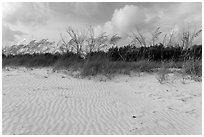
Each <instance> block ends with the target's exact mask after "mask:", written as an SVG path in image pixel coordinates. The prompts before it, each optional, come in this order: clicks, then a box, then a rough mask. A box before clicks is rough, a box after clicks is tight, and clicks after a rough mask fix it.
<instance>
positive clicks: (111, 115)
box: [2, 68, 202, 134]
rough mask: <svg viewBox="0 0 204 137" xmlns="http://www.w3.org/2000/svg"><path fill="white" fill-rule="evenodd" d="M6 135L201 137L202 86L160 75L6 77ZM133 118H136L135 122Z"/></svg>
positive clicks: (18, 73)
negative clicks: (198, 136)
mask: <svg viewBox="0 0 204 137" xmlns="http://www.w3.org/2000/svg"><path fill="white" fill-rule="evenodd" d="M2 75H3V85H2V86H3V90H2V92H3V93H2V95H3V99H2V101H3V103H2V104H3V106H2V107H3V112H2V115H3V119H2V132H3V134H201V131H202V128H201V124H202V120H201V119H202V115H201V112H202V111H201V109H202V107H201V105H202V103H201V101H202V96H201V92H202V83H201V82H195V81H190V80H188V81H186V84H183V83H182V82H181V78H180V77H176V76H174V75H173V76H171V77H170V79H169V80H168V81H166V82H165V83H164V84H160V83H159V82H158V80H157V76H156V74H154V75H153V74H151V75H150V74H144V75H142V76H132V77H128V76H117V77H116V78H114V79H113V80H107V81H106V82H104V81H100V80H96V79H95V80H93V79H92V80H88V79H77V78H73V77H71V76H68V75H65V74H63V73H52V72H51V70H50V69H34V70H26V69H23V68H21V69H12V70H10V71H6V70H4V71H3V74H2ZM133 116H135V117H136V118H133Z"/></svg>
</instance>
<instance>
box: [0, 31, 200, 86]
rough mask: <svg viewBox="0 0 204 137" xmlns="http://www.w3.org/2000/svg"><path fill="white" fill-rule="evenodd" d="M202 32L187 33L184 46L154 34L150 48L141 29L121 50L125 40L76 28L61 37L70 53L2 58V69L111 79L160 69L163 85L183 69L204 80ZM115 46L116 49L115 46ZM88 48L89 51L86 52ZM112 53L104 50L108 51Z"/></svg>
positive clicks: (183, 41)
mask: <svg viewBox="0 0 204 137" xmlns="http://www.w3.org/2000/svg"><path fill="white" fill-rule="evenodd" d="M200 32H201V30H199V31H194V32H193V33H190V31H184V32H183V33H182V37H181V38H182V39H181V43H182V44H181V46H179V44H178V43H177V44H176V43H173V42H172V41H173V40H172V39H173V33H171V34H170V35H169V38H168V40H167V35H164V39H163V42H161V43H158V42H157V41H158V37H159V36H160V35H161V33H162V32H160V28H159V27H158V28H156V30H155V31H154V33H152V40H151V43H150V44H149V45H150V46H147V41H146V39H145V37H144V36H143V34H142V33H141V32H140V31H139V30H138V29H137V31H136V32H132V34H131V35H130V37H131V38H132V41H133V42H132V43H131V44H129V45H126V46H122V47H117V46H116V45H117V43H118V41H120V39H121V37H120V36H118V35H113V36H111V37H109V36H107V35H106V34H105V33H101V34H99V35H96V34H95V33H94V29H93V27H90V28H89V29H88V31H87V33H85V32H83V33H82V31H76V30H75V29H73V28H72V27H68V28H67V29H66V34H67V36H69V38H70V40H68V41H67V37H63V36H62V35H61V38H62V40H61V42H62V45H63V46H64V47H66V51H67V52H66V53H64V54H59V53H54V54H50V53H35V54H17V55H5V54H3V55H2V66H3V67H6V66H25V67H48V66H51V67H53V69H54V70H57V69H69V70H78V71H80V72H81V75H83V76H89V75H97V74H103V75H107V76H110V75H112V74H115V73H122V74H129V73H130V72H131V71H135V72H152V71H155V70H158V68H161V69H160V72H161V75H160V76H161V77H160V78H159V79H160V81H161V83H162V81H163V80H164V79H165V74H166V73H167V69H168V68H179V69H182V70H183V71H182V72H183V73H186V74H190V75H195V76H198V77H201V76H202V45H192V43H193V40H194V38H195V37H197V36H198V35H199V34H200ZM111 45H112V46H111ZM83 46H85V48H83ZM108 46H109V48H108V50H107V51H105V50H103V48H104V47H108Z"/></svg>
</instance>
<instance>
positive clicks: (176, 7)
mask: <svg viewBox="0 0 204 137" xmlns="http://www.w3.org/2000/svg"><path fill="white" fill-rule="evenodd" d="M201 11H202V5H201V3H170V4H169V5H163V4H160V3H159V4H153V5H152V6H147V7H145V6H144V5H142V6H138V5H125V6H124V7H123V8H120V9H115V11H114V13H113V14H112V18H111V20H110V21H107V22H106V23H104V24H103V25H101V27H99V26H97V28H100V30H101V31H105V32H108V33H109V34H115V33H117V34H119V35H121V36H123V37H125V36H127V34H128V33H130V32H131V31H134V30H135V29H136V28H138V29H139V30H140V31H141V32H142V33H143V34H144V35H145V36H146V37H147V38H148V37H149V38H150V37H151V33H153V32H154V30H155V29H156V28H157V27H161V31H162V32H163V35H164V34H165V33H170V31H171V30H172V28H173V29H175V28H176V32H177V33H179V32H180V31H181V30H182V29H183V27H184V26H185V24H190V25H191V26H197V27H198V28H199V27H201V24H202V12H201ZM126 38H127V37H126Z"/></svg>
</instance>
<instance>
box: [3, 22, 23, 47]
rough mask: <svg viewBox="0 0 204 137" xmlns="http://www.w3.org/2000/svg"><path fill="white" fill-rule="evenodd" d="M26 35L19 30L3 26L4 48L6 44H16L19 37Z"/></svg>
mask: <svg viewBox="0 0 204 137" xmlns="http://www.w3.org/2000/svg"><path fill="white" fill-rule="evenodd" d="M22 35H26V34H25V33H23V32H21V31H19V30H12V29H11V28H10V27H9V26H6V25H3V26H2V43H3V46H4V45H5V44H9V43H11V42H15V41H16V40H17V39H18V37H20V36H22Z"/></svg>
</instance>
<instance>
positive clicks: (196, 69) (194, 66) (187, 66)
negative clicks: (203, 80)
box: [182, 60, 202, 77]
mask: <svg viewBox="0 0 204 137" xmlns="http://www.w3.org/2000/svg"><path fill="white" fill-rule="evenodd" d="M182 69H183V72H184V73H186V74H190V75H195V76H199V77H202V60H188V61H186V62H184V64H183V68H182Z"/></svg>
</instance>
